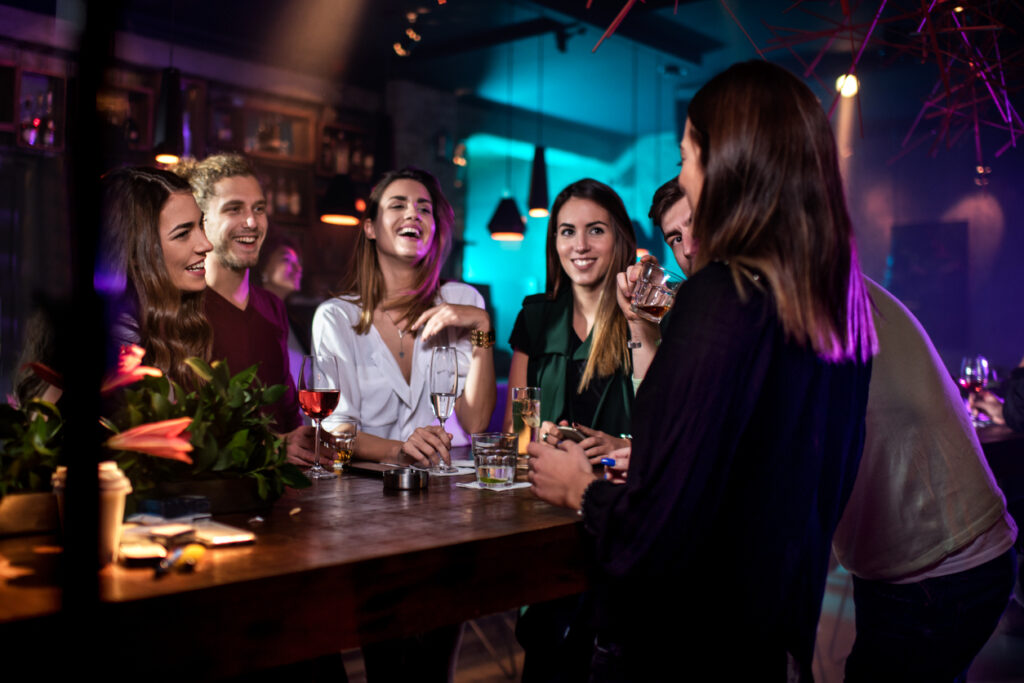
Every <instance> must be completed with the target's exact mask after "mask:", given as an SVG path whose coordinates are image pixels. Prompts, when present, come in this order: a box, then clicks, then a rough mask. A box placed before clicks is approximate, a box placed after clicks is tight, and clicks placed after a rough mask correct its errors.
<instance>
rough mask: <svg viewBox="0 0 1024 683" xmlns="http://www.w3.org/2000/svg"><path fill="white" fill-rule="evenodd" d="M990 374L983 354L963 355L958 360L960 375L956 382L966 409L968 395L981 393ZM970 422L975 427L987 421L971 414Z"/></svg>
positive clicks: (968, 404)
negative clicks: (961, 358)
mask: <svg viewBox="0 0 1024 683" xmlns="http://www.w3.org/2000/svg"><path fill="white" fill-rule="evenodd" d="M991 376H992V375H991V371H990V370H989V367H988V359H987V358H985V356H981V355H978V356H964V358H963V360H961V361H960V377H959V378H957V384H959V385H960V395H961V396H963V397H964V405H966V406H967V410H968V411H970V409H971V404H970V395H971V394H972V393H974V394H978V393H981V390H982V389H984V388H985V387H986V386H987V385H988V381H989V379H991ZM971 424H973V425H974V426H975V427H984V426H986V425H987V424H988V422H986V421H985V420H982V419H980V418H978V417H974V416H971Z"/></svg>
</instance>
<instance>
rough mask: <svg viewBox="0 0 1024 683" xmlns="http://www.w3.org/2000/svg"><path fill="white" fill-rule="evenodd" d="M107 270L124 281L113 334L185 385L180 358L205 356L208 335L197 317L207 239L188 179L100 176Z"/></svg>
mask: <svg viewBox="0 0 1024 683" xmlns="http://www.w3.org/2000/svg"><path fill="white" fill-rule="evenodd" d="M102 197H103V240H104V256H105V258H106V259H107V261H108V263H107V266H108V268H110V269H111V270H112V272H114V273H116V274H117V275H118V276H123V277H124V291H123V293H122V294H121V296H120V301H118V302H117V308H118V309H119V313H118V314H117V316H116V320H115V323H114V326H113V330H112V333H111V336H112V338H113V341H114V342H115V343H116V344H118V345H123V344H138V345H139V346H141V347H142V348H144V349H145V350H146V362H147V364H149V365H154V366H156V367H158V368H160V369H161V370H163V371H164V372H165V373H166V374H167V376H168V377H170V378H171V379H172V380H174V381H175V382H177V383H179V384H181V385H183V386H186V387H189V386H193V385H194V384H195V382H196V379H195V375H194V373H192V371H191V370H189V369H188V366H186V365H185V360H186V359H187V358H189V357H191V356H199V357H203V358H205V357H208V356H209V353H210V343H211V340H212V337H213V333H212V331H211V330H210V325H209V323H207V322H206V318H205V317H204V316H203V314H202V293H203V290H204V289H206V279H205V275H206V271H205V266H204V264H205V257H206V253H207V252H208V251H210V250H211V249H212V248H213V246H212V245H211V244H210V242H209V240H207V239H206V234H205V233H204V232H203V226H202V222H201V218H202V214H201V213H200V211H199V207H198V206H197V205H196V200H195V199H193V197H192V190H191V188H190V187H189V184H188V181H186V180H184V179H183V178H180V177H178V176H177V175H175V174H173V173H171V172H170V171H163V170H160V169H155V168H143V167H140V168H118V169H115V170H113V171H110V172H109V173H107V174H106V175H104V176H103V179H102Z"/></svg>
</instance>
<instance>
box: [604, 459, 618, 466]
mask: <svg viewBox="0 0 1024 683" xmlns="http://www.w3.org/2000/svg"><path fill="white" fill-rule="evenodd" d="M601 464H602V465H604V466H605V467H615V458H601Z"/></svg>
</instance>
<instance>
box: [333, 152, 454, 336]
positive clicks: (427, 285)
mask: <svg viewBox="0 0 1024 683" xmlns="http://www.w3.org/2000/svg"><path fill="white" fill-rule="evenodd" d="M403 179H407V180H415V181H416V182H418V183H419V184H421V185H423V186H424V187H425V188H427V192H429V193H430V201H431V203H432V204H433V207H434V239H433V240H431V243H430V250H429V251H428V252H427V255H426V256H424V257H423V259H422V260H421V261H420V262H419V264H417V267H416V280H415V282H414V284H413V286H412V288H411V289H410V290H409V291H407V292H403V293H402V294H401V295H399V297H398V298H397V299H395V300H394V301H393V302H391V305H390V308H392V309H394V310H398V311H401V312H402V317H401V318H398V319H397V320H396V321H395V322H396V323H397V322H401V321H403V320H404V321H406V323H407V325H411V324H412V323H413V322H415V321H416V319H417V318H419V317H420V315H422V314H423V312H424V311H426V310H427V309H428V308H431V307H432V306H433V305H434V297H436V296H437V290H438V289H439V288H440V286H441V268H442V266H444V262H445V260H446V259H447V258H448V254H450V253H451V250H452V232H453V230H454V227H455V212H454V211H453V210H452V206H451V204H449V203H448V200H447V199H445V196H444V193H443V192H442V191H441V185H440V183H438V182H437V178H435V177H434V176H433V175H431V174H430V173H428V172H427V171H424V170H422V169H418V168H412V167H407V168H403V169H399V170H397V171H389V172H388V173H387V174H385V175H384V177H383V178H381V179H380V181H379V182H378V183H377V184H376V185H374V187H373V190H372V191H371V192H370V196H369V198H368V199H367V200H366V212H365V213H364V215H363V222H364V223H365V222H366V221H375V220H377V218H378V213H379V210H380V202H381V199H383V197H384V192H385V191H386V190H387V189H388V186H389V185H391V183H393V182H395V181H396V180H403ZM385 290H386V288H385V286H384V274H383V273H381V270H380V264H379V263H378V261H377V245H376V244H375V240H371V239H369V238H368V237H367V236H366V231H365V230H360V231H359V237H358V238H357V239H356V249H355V255H354V258H353V263H352V266H351V267H350V268H349V270H348V274H347V275H346V276H345V279H344V280H343V281H342V285H341V291H342V293H343V294H344V295H349V296H351V297H354V298H355V300H356V303H357V305H358V306H359V307H360V308H361V309H362V310H361V311H360V314H359V322H358V323H356V324H355V325H354V327H355V330H356V332H358V333H359V334H366V333H367V332H369V331H370V326H371V325H372V324H373V311H374V310H375V309H376V308H377V306H378V305H380V304H381V303H382V302H383V301H384V296H385V294H386V293H387V292H386V291H385Z"/></svg>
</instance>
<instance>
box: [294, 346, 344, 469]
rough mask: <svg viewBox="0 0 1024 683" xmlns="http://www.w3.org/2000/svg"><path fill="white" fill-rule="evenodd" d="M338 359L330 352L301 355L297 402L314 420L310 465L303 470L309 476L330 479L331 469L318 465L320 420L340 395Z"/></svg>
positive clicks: (332, 407) (336, 402)
mask: <svg viewBox="0 0 1024 683" xmlns="http://www.w3.org/2000/svg"><path fill="white" fill-rule="evenodd" d="M340 389H341V387H340V385H339V384H338V361H337V359H335V357H334V356H303V357H302V368H301V369H300V370H299V405H300V406H302V412H304V413H306V415H308V416H309V417H310V418H311V419H312V420H313V421H314V422H315V423H316V439H315V441H314V443H313V453H314V458H313V466H312V467H310V468H309V469H308V470H306V476H307V477H309V478H310V479H330V478H333V477H334V476H336V475H335V474H334V472H332V471H330V470H328V469H325V468H324V467H322V466H321V465H320V422H321V421H322V420H323V419H324V418H325V417H327V416H328V415H330V414H331V413H333V412H334V409H335V408H336V407H337V406H338V399H339V398H340V397H341V391H340Z"/></svg>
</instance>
